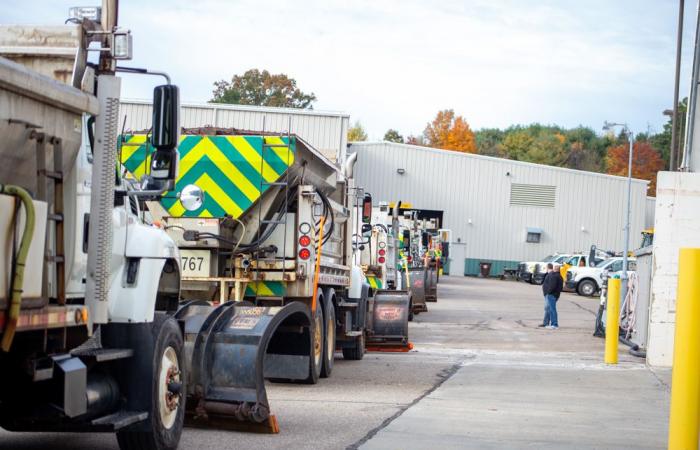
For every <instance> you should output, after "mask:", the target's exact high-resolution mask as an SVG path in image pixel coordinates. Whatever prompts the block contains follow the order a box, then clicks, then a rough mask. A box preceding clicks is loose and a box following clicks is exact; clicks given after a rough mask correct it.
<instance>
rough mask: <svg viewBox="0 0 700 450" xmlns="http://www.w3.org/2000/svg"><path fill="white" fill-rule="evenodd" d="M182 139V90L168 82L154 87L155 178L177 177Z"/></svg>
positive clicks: (152, 134)
mask: <svg viewBox="0 0 700 450" xmlns="http://www.w3.org/2000/svg"><path fill="white" fill-rule="evenodd" d="M179 140H180V90H179V89H178V87H177V86H175V85H172V84H166V85H162V86H156V87H155V89H153V130H152V133H151V145H153V147H155V149H156V151H155V152H154V153H153V156H152V157H151V176H152V177H153V179H154V180H175V179H176V178H177V167H178V159H179V157H178V153H177V144H178V142H179Z"/></svg>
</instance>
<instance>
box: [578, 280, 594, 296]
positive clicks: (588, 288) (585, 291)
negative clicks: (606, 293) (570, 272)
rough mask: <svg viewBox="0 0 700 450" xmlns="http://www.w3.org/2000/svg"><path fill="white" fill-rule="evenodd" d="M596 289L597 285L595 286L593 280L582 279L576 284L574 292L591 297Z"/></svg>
mask: <svg viewBox="0 0 700 450" xmlns="http://www.w3.org/2000/svg"><path fill="white" fill-rule="evenodd" d="M597 290H598V286H596V284H595V283H594V282H593V280H583V281H581V282H580V283H579V284H578V287H577V288H576V292H577V293H578V295H583V296H586V297H592V296H593V295H594V294H595V293H596V291H597Z"/></svg>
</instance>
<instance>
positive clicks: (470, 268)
mask: <svg viewBox="0 0 700 450" xmlns="http://www.w3.org/2000/svg"><path fill="white" fill-rule="evenodd" d="M518 262H519V261H503V260H498V259H474V258H466V259H465V260H464V275H468V276H477V275H479V274H480V273H481V263H490V264H491V270H490V271H489V276H492V277H500V276H502V275H503V271H504V269H517V268H518Z"/></svg>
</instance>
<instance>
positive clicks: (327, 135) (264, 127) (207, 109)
mask: <svg viewBox="0 0 700 450" xmlns="http://www.w3.org/2000/svg"><path fill="white" fill-rule="evenodd" d="M120 114H121V117H120V124H121V123H123V121H124V117H126V127H125V129H126V130H133V131H141V130H146V129H148V128H150V126H151V114H152V113H151V105H150V104H149V103H147V102H142V101H129V100H125V101H122V103H121V108H120ZM180 114H181V117H180V119H181V125H182V126H183V127H186V128H195V127H202V126H215V127H222V128H237V129H239V130H250V131H268V132H275V133H285V132H287V131H290V132H291V133H295V134H297V135H298V136H299V137H301V138H302V139H304V140H305V141H307V142H308V143H309V144H311V145H312V146H313V147H314V148H316V149H317V150H320V151H321V152H322V153H323V154H324V155H326V156H327V157H328V158H330V159H332V160H336V161H337V160H339V161H344V160H345V152H346V148H347V130H348V123H349V120H350V117H349V116H346V115H342V114H336V113H328V114H324V113H322V112H314V113H311V114H310V113H309V112H308V111H306V110H299V111H298V112H297V111H288V110H281V111H280V112H276V111H271V110H270V108H261V109H260V110H259V111H256V110H254V109H251V108H250V107H246V108H239V109H237V108H236V106H235V105H211V106H209V105H193V104H192V105H188V104H183V105H182V106H181V109H180Z"/></svg>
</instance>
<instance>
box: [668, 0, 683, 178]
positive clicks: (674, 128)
mask: <svg viewBox="0 0 700 450" xmlns="http://www.w3.org/2000/svg"><path fill="white" fill-rule="evenodd" d="M684 3H685V0H679V3H678V35H677V38H676V77H675V81H674V86H673V116H672V117H671V149H670V152H669V153H670V161H669V170H670V171H671V172H675V171H676V170H677V169H678V165H679V164H678V162H677V161H678V156H680V155H679V152H678V89H679V83H680V76H681V47H682V44H683V8H684Z"/></svg>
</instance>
